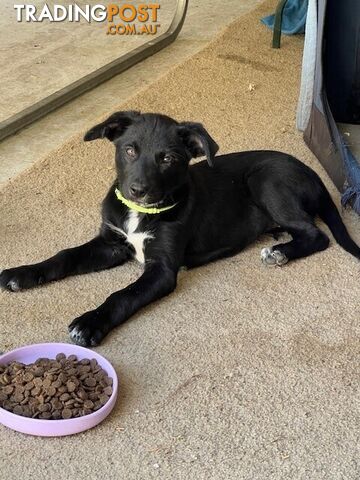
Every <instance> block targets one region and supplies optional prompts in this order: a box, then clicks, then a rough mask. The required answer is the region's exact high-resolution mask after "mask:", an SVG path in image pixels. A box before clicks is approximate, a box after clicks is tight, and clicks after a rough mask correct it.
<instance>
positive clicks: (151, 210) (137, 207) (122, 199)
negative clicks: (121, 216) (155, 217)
mask: <svg viewBox="0 0 360 480" xmlns="http://www.w3.org/2000/svg"><path fill="white" fill-rule="evenodd" d="M115 195H116V196H117V198H118V200H120V202H122V203H123V204H124V205H126V206H127V207H128V208H130V209H131V210H135V211H136V212H140V213H149V214H155V213H161V212H165V211H166V210H170V209H171V208H174V207H175V205H176V203H174V205H170V206H168V207H162V208H155V207H143V206H142V205H138V204H137V203H135V202H132V201H131V200H128V199H127V198H125V197H123V196H122V194H121V192H120V190H119V189H118V188H115Z"/></svg>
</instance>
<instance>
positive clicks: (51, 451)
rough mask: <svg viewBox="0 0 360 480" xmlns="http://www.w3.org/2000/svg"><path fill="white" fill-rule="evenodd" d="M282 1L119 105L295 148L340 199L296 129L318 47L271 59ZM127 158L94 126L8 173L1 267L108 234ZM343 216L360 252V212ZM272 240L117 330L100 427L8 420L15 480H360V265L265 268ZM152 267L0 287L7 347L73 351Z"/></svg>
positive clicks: (6, 456) (330, 262)
mask: <svg viewBox="0 0 360 480" xmlns="http://www.w3.org/2000/svg"><path fill="white" fill-rule="evenodd" d="M275 3H276V1H275V0H272V1H271V2H270V3H269V2H266V4H265V6H264V7H261V8H260V9H259V10H257V11H255V12H254V13H251V14H250V15H249V16H246V17H243V18H242V19H240V21H238V22H236V23H234V24H233V25H232V26H231V27H230V28H229V29H228V30H227V32H226V33H225V35H224V36H223V37H222V38H220V39H218V40H217V41H216V42H215V43H213V44H211V45H210V46H209V47H208V48H207V49H206V50H205V51H203V52H201V53H199V54H196V55H195V56H194V57H192V58H191V59H190V60H188V61H187V62H186V63H184V64H183V65H181V66H179V67H178V68H176V69H175V70H172V71H171V72H170V73H169V75H167V76H165V77H164V78H162V79H160V80H159V81H157V82H156V84H155V85H153V86H152V87H150V88H149V89H146V90H144V91H143V92H142V93H140V94H139V95H137V96H136V97H134V98H132V99H131V100H130V101H128V102H126V103H125V104H121V103H120V102H119V103H118V104H114V110H115V109H120V108H121V109H130V108H135V109H142V110H144V111H151V110H153V109H155V107H156V109H157V110H159V111H161V112H164V113H167V114H169V115H172V116H174V117H176V118H178V119H179V120H180V119H182V120H185V119H187V120H194V121H202V122H204V124H205V125H206V127H207V128H208V130H209V132H210V134H211V135H212V136H213V137H214V138H215V139H216V141H217V142H218V143H219V145H220V146H221V151H222V152H229V151H236V150H245V149H256V148H266V149H268V148H273V149H280V150H283V151H286V152H289V153H292V154H294V155H296V156H297V157H298V158H300V159H302V160H303V161H304V162H306V163H307V164H308V165H310V166H312V167H313V168H315V170H316V171H317V172H318V173H319V174H320V175H321V177H322V178H323V180H324V182H325V183H326V185H327V186H328V188H329V190H330V192H331V193H332V195H333V197H334V199H335V201H336V203H337V204H339V195H338V193H337V191H336V190H335V188H334V186H333V185H332V184H331V182H330V181H329V178H328V177H327V175H326V173H325V172H324V170H323V169H322V168H321V166H320V164H319V163H318V162H317V160H316V159H315V158H314V157H313V155H312V154H311V152H310V151H309V150H308V149H307V147H306V145H305V144H304V142H303V140H302V138H301V135H299V134H298V133H297V132H296V131H295V127H294V125H295V110H296V104H297V97H298V88H299V73H300V72H299V66H300V64H301V57H302V44H303V39H302V38H301V37H292V38H289V37H284V39H283V43H282V48H281V50H272V49H271V48H270V37H271V34H270V32H269V31H268V30H266V29H265V28H264V27H263V26H261V25H260V23H259V17H260V16H261V15H263V14H265V13H267V12H268V11H269V7H271V8H273V7H274V4H275ZM194 72H196V75H194ZM250 83H251V84H253V88H252V89H251V90H249V84H250ZM108 113H111V111H109V112H108ZM113 156H114V149H113V146H112V145H111V144H110V143H107V142H105V141H97V142H92V143H87V144H84V143H83V142H82V140H81V134H78V135H76V136H75V137H74V138H73V139H72V140H71V141H69V142H67V143H66V144H65V145H63V146H62V147H61V148H60V149H58V150H56V151H54V152H53V153H51V154H50V155H49V156H47V157H46V158H44V159H43V160H42V161H40V162H38V163H37V164H36V165H35V166H34V167H33V168H31V169H30V170H28V171H27V172H25V173H23V174H22V175H20V176H19V178H17V179H14V180H12V181H10V182H9V183H8V184H7V185H6V186H5V188H4V189H3V191H2V193H1V195H0V210H1V212H2V214H1V216H0V243H1V246H2V248H1V250H0V265H1V266H2V267H7V266H13V265H17V264H20V263H28V262H34V261H38V260H41V259H43V258H44V257H46V256H49V255H51V254H53V253H54V252H55V251H57V250H59V249H61V248H65V247H69V246H72V245H76V244H78V243H80V242H83V241H85V240H87V239H89V238H90V237H91V236H92V235H94V233H95V232H96V231H97V228H98V221H99V206H100V201H101V199H102V197H103V195H104V193H105V192H106V190H107V188H108V186H109V185H110V182H111V181H112V179H113V178H114V168H113ZM343 217H344V220H345V222H346V224H347V226H348V228H349V230H350V232H351V234H352V235H353V237H354V238H355V239H356V240H357V242H358V243H360V220H359V217H356V216H354V215H351V214H350V213H349V212H344V213H343ZM322 228H324V227H322ZM326 231H327V230H326ZM274 243H275V241H274V240H273V239H272V238H270V237H263V238H260V239H259V240H258V241H257V242H256V243H255V244H254V245H252V246H250V247H249V248H247V249H246V250H245V251H243V252H242V253H240V254H239V255H237V256H235V257H232V258H229V259H226V260H222V261H219V262H215V263H213V264H210V265H207V266H204V267H202V268H199V269H196V270H193V271H189V272H182V273H181V275H180V276H179V284H178V288H177V289H176V291H175V292H174V293H173V294H172V295H171V296H169V297H167V298H165V299H163V300H161V301H159V302H156V303H155V304H153V305H151V306H149V307H148V308H146V309H144V310H142V311H141V312H139V313H138V314H137V315H136V316H135V317H134V318H133V319H132V320H130V321H129V322H128V323H127V324H125V325H123V326H122V327H121V328H119V329H117V330H116V331H114V332H113V333H112V334H111V335H109V337H108V338H106V340H105V342H104V343H103V345H101V346H100V347H98V348H97V351H99V352H100V353H102V354H103V355H105V356H106V357H107V358H108V359H109V360H110V361H111V362H112V363H113V364H114V366H115V368H116V370H117V372H118V375H119V378H120V385H121V387H120V395H119V399H118V402H117V405H116V407H115V410H114V412H113V413H112V415H111V416H110V418H108V419H107V420H106V421H104V422H103V423H102V424H101V425H99V426H98V427H97V428H94V429H93V430H91V431H88V432H86V433H83V434H81V435H78V436H74V437H68V438H62V439H56V438H54V439H41V438H32V437H26V436H24V435H21V434H17V433H15V432H12V431H10V430H7V429H5V428H2V427H0V471H1V473H2V476H3V477H4V478H6V479H8V480H15V479H16V480H17V479H19V478H20V479H24V480H27V479H30V478H31V479H32V478H36V479H37V480H38V479H40V480H42V479H47V480H58V479H59V478H64V479H68V478H69V479H74V478H76V479H78V480H89V479H95V478H104V479H107V480H113V479H114V480H119V479H121V480H122V479H126V480H148V479H164V480H169V479H171V480H188V479H191V480H192V479H196V480H198V479H199V480H224V479H226V480H330V479H331V480H358V479H359V478H360V465H359V458H360V451H359V426H360V423H359V416H360V408H359V404H360V402H359V400H360V398H359V380H360V377H359V355H360V324H359V315H360V310H359V296H360V285H359V281H358V279H359V274H360V268H359V261H358V260H356V259H354V258H353V257H351V256H350V255H349V254H347V253H346V252H344V251H343V250H342V249H341V248H340V247H339V246H338V245H336V243H335V242H334V240H333V238H332V237H331V245H330V248H329V249H327V250H326V251H324V252H321V253H319V254H316V255H313V256H311V257H309V258H306V259H302V260H301V261H298V262H293V263H289V264H288V265H286V266H284V267H283V268H273V269H267V268H265V267H263V266H262V265H261V262H260V258H259V255H260V250H261V248H262V247H265V246H269V245H272V244H274ZM140 273H141V267H140V266H139V265H138V264H136V263H129V264H127V265H124V266H123V267H120V268H116V269H113V270H109V271H105V272H99V273H96V274H91V275H85V276H80V277H74V278H69V279H66V280H64V281H62V282H58V283H54V284H51V285H47V286H44V287H41V288H38V289H34V290H32V291H27V292H22V293H19V294H11V293H0V302H1V309H0V322H1V337H0V350H9V349H11V348H14V347H16V346H18V345H22V344H27V343H36V342H44V341H65V342H67V341H69V338H68V335H67V328H66V327H67V324H68V323H69V322H70V321H71V320H72V319H73V318H74V317H75V316H77V315H79V314H80V313H82V312H84V311H86V310H88V309H91V308H94V307H95V306H96V305H98V304H99V303H100V302H102V301H103V300H104V299H105V298H106V297H107V296H108V295H109V294H110V293H111V292H113V291H114V290H116V289H119V288H123V287H125V286H126V285H127V284H129V283H130V282H131V281H134V280H135V278H137V276H139V275H140Z"/></svg>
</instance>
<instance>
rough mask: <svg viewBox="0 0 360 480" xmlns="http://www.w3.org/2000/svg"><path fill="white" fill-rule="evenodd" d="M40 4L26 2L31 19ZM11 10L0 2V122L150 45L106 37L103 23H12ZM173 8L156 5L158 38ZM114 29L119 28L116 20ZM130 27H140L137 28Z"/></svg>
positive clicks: (171, 3) (137, 38)
mask: <svg viewBox="0 0 360 480" xmlns="http://www.w3.org/2000/svg"><path fill="white" fill-rule="evenodd" d="M15 3H16V2H15ZM27 3H29V2H27ZM44 3H45V2H44V1H43V0H36V1H32V2H30V4H31V5H35V6H36V8H37V12H38V13H37V15H39V14H40V12H41V10H42V8H43V5H44ZM46 3H47V5H48V6H49V8H50V11H53V10H52V9H53V6H54V4H57V5H69V4H72V3H74V2H64V1H59V0H52V1H50V2H46ZM76 3H77V5H79V7H82V8H83V9H85V6H86V5H92V6H95V5H97V4H99V3H101V5H104V6H107V5H109V4H112V3H115V2H112V1H109V0H106V1H102V2H97V1H94V0H92V1H88V0H82V1H80V2H76ZM124 3H125V2H121V3H120V2H118V3H117V4H124ZM143 3H144V2H143V1H139V0H137V1H132V2H131V5H134V6H135V7H137V6H138V5H139V4H143ZM154 3H155V2H154ZM13 6H14V2H13V0H2V2H1V3H0V19H1V21H0V26H1V27H2V28H1V29H0V43H1V49H0V64H1V65H3V68H2V69H1V71H0V84H1V94H0V121H1V120H4V119H6V118H7V117H9V116H10V115H12V114H14V113H17V112H18V111H20V110H22V109H23V108H26V107H28V106H30V105H31V104H33V103H35V102H36V101H39V100H41V99H42V98H44V97H46V96H47V95H50V94H52V93H54V92H56V91H57V90H60V89H61V88H63V87H65V86H66V85H69V84H70V83H71V82H74V81H75V80H77V79H78V78H80V77H82V76H84V75H86V74H88V73H90V72H92V71H94V70H96V69H97V68H100V67H102V66H103V65H105V64H106V63H109V62H111V61H112V60H115V59H116V58H117V57H119V56H120V55H122V54H124V53H126V52H128V51H129V50H131V49H134V48H136V47H138V46H139V45H141V44H143V43H145V42H147V41H148V40H149V39H150V37H149V36H147V35H126V36H125V35H107V34H106V31H107V26H108V22H107V21H105V22H95V21H92V22H91V23H87V22H86V21H85V20H84V19H82V20H81V21H80V22H74V23H71V22H68V21H63V22H52V23H50V22H48V21H47V20H44V21H43V22H26V21H25V20H24V21H22V22H21V23H18V22H17V20H16V10H15V9H14V7H13ZM175 6H176V0H167V1H166V2H162V3H161V7H160V9H159V11H158V22H157V23H159V24H160V27H159V32H158V35H160V34H161V33H163V32H165V31H166V29H167V27H168V26H169V25H170V23H171V20H172V17H173V14H174V11H175ZM129 13H130V11H129V12H128V14H129ZM23 15H25V14H24V13H23ZM114 23H122V24H123V23H124V22H122V21H121V20H120V18H119V17H117V18H116V19H115V22H114ZM135 24H136V25H137V26H138V25H140V24H139V22H135ZM155 36H156V35H155ZM25 86H26V88H24V87H25Z"/></svg>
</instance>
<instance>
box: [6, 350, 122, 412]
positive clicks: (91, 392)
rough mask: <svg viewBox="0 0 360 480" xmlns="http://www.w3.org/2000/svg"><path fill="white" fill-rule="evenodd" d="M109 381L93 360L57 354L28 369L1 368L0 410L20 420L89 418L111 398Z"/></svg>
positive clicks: (21, 366)
mask: <svg viewBox="0 0 360 480" xmlns="http://www.w3.org/2000/svg"><path fill="white" fill-rule="evenodd" d="M112 383H113V380H112V378H111V377H108V375H107V373H106V372H105V370H103V369H102V368H101V366H100V365H99V364H98V363H97V361H96V360H95V359H91V360H89V359H87V358H84V359H82V360H80V361H78V359H77V357H76V355H70V356H69V357H66V355H65V354H63V353H59V354H58V355H56V358H55V360H50V359H48V358H39V359H38V360H36V361H35V363H32V364H30V365H24V364H23V363H20V362H11V363H9V364H7V365H0V407H2V408H4V409H5V410H8V411H9V412H12V413H15V414H16V415H22V416H23V417H32V418H41V419H46V420H61V419H68V418H76V417H82V416H83V415H89V413H93V412H95V411H96V410H98V409H99V408H101V407H102V406H104V405H105V404H106V402H107V401H108V400H109V398H110V396H111V394H112Z"/></svg>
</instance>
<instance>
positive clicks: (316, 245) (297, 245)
mask: <svg viewBox="0 0 360 480" xmlns="http://www.w3.org/2000/svg"><path fill="white" fill-rule="evenodd" d="M291 223H292V224H291V225H288V226H286V227H285V228H284V229H286V230H287V231H288V232H289V233H290V234H291V236H292V237H293V239H292V240H291V241H290V242H287V243H280V244H278V245H274V246H273V247H270V248H263V249H262V250H261V260H262V262H263V263H264V264H265V265H268V266H276V265H278V266H281V265H284V264H285V263H287V262H288V261H289V260H295V259H296V258H301V257H307V256H308V255H311V254H313V253H315V252H320V251H322V250H325V249H326V248H327V247H328V246H329V238H328V237H327V235H325V233H324V232H322V231H321V230H320V229H319V228H317V227H316V226H315V224H314V223H312V222H305V221H299V222H291Z"/></svg>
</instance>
